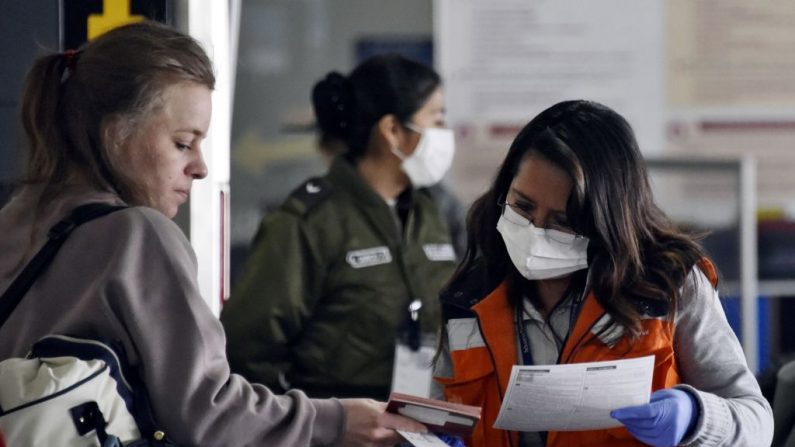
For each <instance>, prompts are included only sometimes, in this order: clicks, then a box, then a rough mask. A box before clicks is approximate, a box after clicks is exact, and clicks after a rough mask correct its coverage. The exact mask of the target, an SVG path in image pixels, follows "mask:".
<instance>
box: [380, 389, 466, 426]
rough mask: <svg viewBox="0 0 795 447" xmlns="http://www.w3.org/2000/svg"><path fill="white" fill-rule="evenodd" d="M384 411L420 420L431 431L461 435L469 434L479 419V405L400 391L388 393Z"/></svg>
mask: <svg viewBox="0 0 795 447" xmlns="http://www.w3.org/2000/svg"><path fill="white" fill-rule="evenodd" d="M386 411H388V412H389V413H396V414H401V415H403V416H406V417H410V418H412V419H415V420H417V421H419V422H422V423H423V424H425V425H426V426H427V427H428V429H429V430H431V431H436V432H442V433H447V434H450V435H453V436H462V437H466V436H470V435H471V434H472V430H473V429H474V428H475V425H477V423H478V421H479V420H480V407H475V406H472V405H464V404H454V403H451V402H445V401H443V400H435V399H427V398H424V397H417V396H411V395H408V394H401V393H391V394H390V395H389V402H388V403H387V406H386Z"/></svg>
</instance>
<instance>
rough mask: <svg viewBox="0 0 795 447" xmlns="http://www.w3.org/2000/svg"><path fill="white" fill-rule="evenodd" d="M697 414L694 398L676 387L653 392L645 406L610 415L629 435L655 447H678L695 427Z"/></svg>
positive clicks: (623, 409)
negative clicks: (622, 425) (623, 426)
mask: <svg viewBox="0 0 795 447" xmlns="http://www.w3.org/2000/svg"><path fill="white" fill-rule="evenodd" d="M698 414H699V413H698V403H697V402H696V399H695V397H693V396H692V395H691V394H690V393H688V392H687V391H682V390H679V389H676V388H667V389H664V390H658V391H655V392H654V393H652V395H651V402H649V403H648V404H645V405H638V406H635V407H624V408H619V409H617V410H613V411H611V412H610V416H611V417H613V418H615V419H618V420H619V421H620V422H621V423H622V424H624V425H625V426H626V427H627V430H628V431H629V432H630V433H631V434H632V436H634V437H635V438H636V439H638V440H639V441H642V442H645V443H646V444H649V445H653V446H656V447H669V446H676V445H678V444H679V443H680V442H681V441H682V438H684V437H685V434H687V433H688V432H689V431H690V430H691V429H692V428H693V427H694V426H695V424H696V421H698Z"/></svg>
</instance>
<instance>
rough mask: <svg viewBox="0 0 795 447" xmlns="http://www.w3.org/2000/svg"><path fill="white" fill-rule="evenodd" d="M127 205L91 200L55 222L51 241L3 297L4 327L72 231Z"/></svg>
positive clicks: (1, 320) (0, 317)
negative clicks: (91, 201)
mask: <svg viewBox="0 0 795 447" xmlns="http://www.w3.org/2000/svg"><path fill="white" fill-rule="evenodd" d="M123 208H127V207H126V206H121V205H109V204H107V203H89V204H87V205H82V206H79V207H77V208H75V209H74V210H72V212H71V213H69V215H68V216H66V217H65V218H64V219H63V220H61V221H60V222H58V223H57V224H55V225H54V226H53V227H52V228H51V229H50V231H49V232H48V233H47V242H46V243H45V244H44V246H43V247H42V248H41V250H39V252H38V253H36V255H35V256H33V259H31V260H30V262H29V263H28V265H26V266H25V268H24V269H23V270H22V272H21V273H20V274H19V276H17V278H16V279H15V280H14V282H12V283H11V285H10V286H9V287H8V290H6V291H5V293H3V296H2V297H0V327H2V326H3V324H5V322H6V320H8V317H10V316H11V312H13V311H14V309H15V308H16V307H17V305H18V304H19V303H20V301H22V297H23V296H25V293H27V291H28V289H30V287H31V286H32V285H33V282H34V281H35V280H36V277H37V276H39V275H40V274H41V272H43V271H44V269H45V268H47V266H48V265H49V264H50V262H52V260H53V258H55V254H56V253H57V252H58V249H60V248H61V246H62V245H63V243H64V242H65V241H66V238H67V237H69V234H71V232H72V230H74V229H75V228H77V227H78V226H80V225H82V224H84V223H86V222H88V221H90V220H93V219H96V218H98V217H102V216H104V215H106V214H109V213H112V212H114V211H118V210H120V209H123Z"/></svg>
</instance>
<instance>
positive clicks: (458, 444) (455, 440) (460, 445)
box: [400, 432, 466, 447]
mask: <svg viewBox="0 0 795 447" xmlns="http://www.w3.org/2000/svg"><path fill="white" fill-rule="evenodd" d="M433 434H435V435H436V436H438V437H439V439H441V440H442V441H443V442H444V443H445V444H447V445H449V446H450V447H466V445H465V444H464V440H463V439H461V438H459V437H457V436H451V435H446V434H444V433H437V432H434V433H433ZM400 447H414V446H413V445H412V444H411V443H410V442H403V443H401V444H400Z"/></svg>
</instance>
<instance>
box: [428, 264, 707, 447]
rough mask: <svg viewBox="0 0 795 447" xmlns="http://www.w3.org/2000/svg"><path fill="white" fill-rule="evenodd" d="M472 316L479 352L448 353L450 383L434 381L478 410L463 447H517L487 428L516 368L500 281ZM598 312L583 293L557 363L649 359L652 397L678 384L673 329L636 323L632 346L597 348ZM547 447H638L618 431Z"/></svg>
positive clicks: (662, 323) (513, 435)
mask: <svg viewBox="0 0 795 447" xmlns="http://www.w3.org/2000/svg"><path fill="white" fill-rule="evenodd" d="M698 265H699V267H700V268H701V270H702V271H703V272H704V273H705V274H706V275H707V277H708V278H709V280H710V282H712V284H713V286H715V285H716V284H717V274H716V272H715V268H714V266H713V265H712V263H711V262H710V261H709V260H708V259H703V260H701V261H700V262H699V264H698ZM471 310H473V311H474V312H475V314H476V315H477V322H478V325H479V328H480V335H481V336H482V338H483V341H484V342H485V346H475V347H471V348H466V349H458V350H453V351H451V352H450V357H451V359H452V363H453V377H435V380H436V381H437V382H439V383H440V384H442V385H443V386H444V393H445V398H446V399H447V400H448V401H449V402H456V403H464V404H467V405H477V406H480V407H481V408H482V413H481V420H480V423H479V424H478V425H477V426H476V427H475V429H474V432H473V434H472V437H471V438H469V439H466V445H467V446H474V447H518V446H519V433H518V432H510V431H506V430H500V429H496V428H494V427H493V425H494V421H495V420H496V419H497V415H498V414H499V411H500V406H501V404H502V397H503V393H504V391H505V389H506V387H507V386H508V381H509V379H510V375H511V368H512V367H513V365H515V364H516V355H517V344H516V334H515V329H514V307H513V306H512V305H511V304H510V302H509V300H508V293H507V285H506V283H505V281H503V282H502V283H501V284H500V285H499V286H498V287H497V288H496V289H494V290H493V291H492V292H491V293H489V294H488V295H487V296H486V297H485V298H483V299H482V300H480V301H479V302H478V303H477V304H475V305H474V306H472V308H471ZM605 314H606V312H605V310H604V308H603V307H602V306H601V305H600V304H599V302H598V301H597V300H596V297H595V296H594V295H593V293H589V294H588V295H587V296H586V298H585V300H584V301H583V304H582V309H581V310H580V313H579V315H578V316H577V320H576V322H575V323H574V327H573V328H572V329H571V330H570V333H569V336H568V338H567V341H566V343H565V345H564V346H563V350H562V352H561V356H560V363H561V364H563V363H582V362H598V361H606V360H617V359H625V358H635V357H643V356H647V355H652V354H653V355H654V357H655V360H654V372H653V377H652V391H655V390H659V389H663V388H670V387H672V386H674V385H676V384H678V383H680V378H679V372H678V368H677V366H676V360H675V356H674V349H673V329H674V328H673V323H672V322H671V321H668V320H665V319H644V320H642V321H641V325H642V330H643V335H642V336H641V337H640V338H639V339H637V340H634V341H631V340H629V338H628V337H621V339H619V340H618V341H617V342H616V343H615V344H614V345H613V346H608V345H606V344H605V343H604V342H602V341H601V340H600V339H599V337H598V336H597V334H594V333H593V332H591V329H592V328H593V326H594V324H595V323H596V322H597V321H599V320H600V319H601V318H603V317H604V316H605ZM546 444H547V447H571V446H586V447H587V446H594V447H596V446H605V445H610V446H638V447H640V446H643V445H645V444H643V443H641V442H640V441H637V440H636V439H635V438H633V437H632V435H630V434H629V432H628V431H627V430H626V429H625V428H624V427H619V428H613V429H607V430H590V431H575V432H549V433H548V436H547V443H546Z"/></svg>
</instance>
